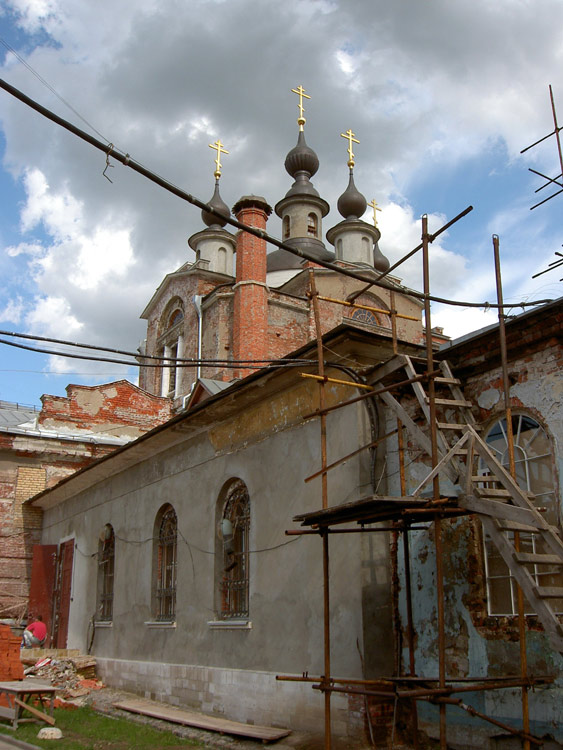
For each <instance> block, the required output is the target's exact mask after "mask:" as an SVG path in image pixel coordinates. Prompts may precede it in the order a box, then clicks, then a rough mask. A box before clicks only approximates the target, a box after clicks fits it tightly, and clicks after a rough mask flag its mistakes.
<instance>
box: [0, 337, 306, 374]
mask: <svg viewBox="0 0 563 750" xmlns="http://www.w3.org/2000/svg"><path fill="white" fill-rule="evenodd" d="M0 344H4V345H6V346H12V347H14V348H16V349H23V350H24V351H28V352H36V353H37V354H49V355H51V356H53V357H67V358H70V359H80V360H84V361H88V362H109V363H111V364H114V365H126V366H128V367H139V362H138V361H134V362H131V361H129V360H123V359H110V358H109V357H94V356H93V355H90V356H88V355H86V354H72V353H71V352H61V351H54V350H52V349H44V348H39V347H34V346H26V345H25V344H19V343H17V342H15V341H7V340H6V339H0ZM131 356H132V355H131ZM137 356H139V355H137ZM152 359H158V360H160V362H159V363H157V364H154V363H150V362H147V363H143V364H142V367H151V368H155V367H157V368H162V367H168V368H174V369H176V368H177V367H197V366H198V365H204V366H205V365H216V366H217V367H223V368H225V369H236V370H256V368H257V366H259V367H260V369H277V368H279V367H303V366H306V365H313V364H316V362H315V361H314V360H300V359H298V360H283V359H282V360H277V359H263V360H226V359H225V360H205V359H178V358H173V357H166V358H163V357H152ZM242 362H247V363H248V364H242ZM261 363H262V364H261ZM264 363H265V364H264Z"/></svg>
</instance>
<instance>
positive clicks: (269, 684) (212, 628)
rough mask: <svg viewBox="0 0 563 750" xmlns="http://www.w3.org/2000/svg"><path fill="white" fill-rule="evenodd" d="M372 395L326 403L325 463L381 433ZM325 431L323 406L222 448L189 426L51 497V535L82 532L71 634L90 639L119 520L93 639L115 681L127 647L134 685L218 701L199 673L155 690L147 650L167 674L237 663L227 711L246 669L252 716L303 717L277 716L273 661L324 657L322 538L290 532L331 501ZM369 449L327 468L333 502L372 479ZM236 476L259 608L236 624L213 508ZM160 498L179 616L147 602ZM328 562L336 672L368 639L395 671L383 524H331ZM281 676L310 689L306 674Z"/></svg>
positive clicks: (308, 662) (381, 669)
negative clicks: (110, 537) (100, 554)
mask: <svg viewBox="0 0 563 750" xmlns="http://www.w3.org/2000/svg"><path fill="white" fill-rule="evenodd" d="M363 409H364V407H363V406H362V405H361V404H359V405H355V406H351V407H346V408H345V409H340V410H338V411H337V412H333V413H332V414H330V415H329V418H328V434H329V444H328V461H329V463H330V462H332V461H335V460H336V459H338V458H340V457H342V456H344V455H347V454H349V453H351V452H352V451H354V450H355V449H356V448H357V447H359V446H360V445H365V444H366V443H367V442H369V441H370V440H371V436H370V435H369V433H368V423H367V420H366V419H365V414H364V412H363ZM241 418H244V417H241ZM319 437H320V430H319V423H318V421H317V420H310V421H308V422H305V423H303V422H301V421H300V420H299V422H298V423H297V424H292V425H291V426H289V427H287V428H286V429H282V430H280V431H278V432H272V431H268V432H267V433H266V434H265V435H262V436H261V437H259V438H257V439H255V440H253V441H250V442H246V443H243V444H241V445H239V446H238V447H232V443H228V442H226V443H225V445H224V446H223V448H222V449H221V450H218V449H217V440H216V438H213V436H211V434H210V432H201V433H200V434H197V435H195V436H193V437H190V435H189V434H187V435H186V440H185V441H184V442H182V443H180V444H177V445H175V446H174V447H171V448H169V449H168V450H165V451H163V452H161V453H159V454H157V455H155V456H153V457H152V458H150V459H148V460H145V461H143V462H142V463H139V464H138V465H136V466H134V467H132V468H130V469H128V470H126V471H123V472H122V473H120V474H118V475H116V476H114V477H112V478H110V479H107V480H105V481H103V482H101V483H99V484H97V485H96V486H94V487H92V488H90V489H89V490H87V491H84V492H82V493H80V494H79V495H77V496H75V497H73V498H71V499H69V500H67V501H65V502H64V503H62V504H61V505H59V506H56V507H54V508H52V509H51V510H48V511H46V512H45V516H44V531H43V538H42V541H43V543H44V544H53V543H58V542H59V541H60V540H61V539H64V538H74V540H75V544H76V549H75V559H74V572H73V586H72V602H71V608H70V623H69V636H68V647H69V648H80V649H82V650H85V649H86V646H87V634H88V626H89V622H90V619H91V618H92V617H93V616H94V615H95V608H96V577H97V558H96V552H97V549H98V538H99V534H100V532H101V531H102V529H103V527H104V525H105V524H107V523H110V524H111V525H112V526H113V529H114V533H115V539H116V544H115V583H114V591H115V594H114V604H113V621H112V623H111V625H110V626H105V627H98V628H97V629H96V632H95V637H94V645H93V653H94V654H95V655H96V657H97V658H98V659H100V663H101V664H103V665H104V667H103V669H104V670H105V673H106V674H107V675H108V681H110V678H111V681H113V680H114V678H115V676H116V675H117V674H118V673H119V669H120V668H118V667H113V666H112V664H113V663H114V662H115V663H116V664H117V663H118V662H117V661H115V660H119V664H121V665H122V664H123V663H127V664H128V665H129V666H128V670H129V672H128V673H129V674H134V675H135V677H134V679H133V678H132V679H131V680H129V681H128V682H127V685H128V686H131V685H133V684H134V685H135V690H136V691H138V692H142V693H146V694H151V693H155V694H156V693H158V695H159V696H160V697H165V698H166V699H167V700H169V701H171V702H178V701H180V702H181V703H182V704H183V703H184V702H185V703H188V704H190V705H195V706H197V707H200V708H208V706H209V701H207V702H206V700H207V699H205V700H204V697H203V694H204V693H205V689H203V688H202V689H201V690H200V687H201V686H200V687H198V686H197V685H193V686H190V680H191V678H190V676H189V675H190V673H187V674H186V675H185V677H183V678H182V679H183V680H184V682H183V683H182V690H179V689H178V690H177V687H178V686H177V685H176V684H175V683H174V681H173V680H170V681H169V683H168V687H167V688H163V687H162V686H161V687H159V688H158V690H156V689H155V687H154V676H155V674H160V673H158V672H157V671H155V670H154V669H149V668H145V667H143V668H141V662H142V663H143V664H147V663H149V664H159V665H164V666H163V669H164V670H165V673H166V674H168V672H167V671H166V670H169V666H170V665H189V666H190V669H192V668H196V667H197V668H199V667H202V668H212V669H215V670H216V672H215V673H214V674H223V673H227V672H229V673H230V672H232V671H233V670H238V672H237V674H239V680H238V683H237V684H238V687H237V693H238V695H237V696H236V699H235V697H233V696H231V699H230V700H229V701H226V699H225V700H224V701H223V703H224V705H226V706H227V705H228V706H229V709H228V711H227V709H225V711H226V712H227V713H228V714H230V715H232V714H233V710H232V701H233V700H235V702H236V701H237V700H239V701H240V702H241V705H242V704H244V705H245V706H246V705H247V704H248V700H247V698H248V696H247V697H244V696H245V695H246V693H245V691H246V688H245V684H246V683H245V678H244V675H243V677H240V673H241V672H242V673H248V674H247V676H248V681H247V684H248V690H249V691H250V692H251V693H252V694H253V695H254V696H255V697H254V698H253V701H254V703H252V702H251V704H252V705H255V707H256V708H255V711H254V713H252V712H251V711H249V710H248V711H247V713H244V712H243V713H244V716H245V718H244V720H253V721H261V722H268V721H273V720H274V716H275V721H276V722H278V723H282V724H287V725H289V726H297V725H296V724H295V723H294V720H295V716H294V714H295V706H294V707H293V709H292V710H291V711H290V710H289V709H288V710H287V711H285V713H284V714H283V716H281V715H280V714H279V712H277V713H272V714H271V718H270V719H268V715H269V714H268V711H269V709H268V706H271V705H274V704H275V697H276V695H278V694H279V691H280V687H279V684H278V683H276V681H275V679H274V676H275V674H285V673H290V674H301V673H302V672H304V671H308V672H309V673H310V674H311V675H313V676H314V675H320V674H322V673H323V671H324V669H323V625H322V622H323V592H322V580H323V579H322V556H321V541H320V538H319V537H317V536H316V535H315V536H300V537H287V536H285V530H286V529H292V528H296V524H295V523H294V522H293V521H292V518H293V517H294V516H295V515H296V514H298V513H302V512H306V511H311V510H317V509H319V508H320V507H321V484H320V478H317V479H314V480H312V481H311V482H308V483H305V482H304V481H303V480H304V479H305V477H307V476H308V475H310V474H312V473H313V472H315V471H317V470H318V469H319V468H320V439H319ZM370 460H371V459H370V456H369V452H363V453H360V454H359V455H358V456H356V457H354V458H352V459H350V460H348V461H347V462H345V463H343V464H342V465H341V466H339V467H338V468H336V469H335V470H333V471H331V472H330V473H329V481H328V486H329V504H330V505H333V504H339V503H342V502H346V501H351V500H354V499H358V498H359V497H361V496H362V494H363V495H365V494H369V493H370V492H371V484H370V482H371V479H370V475H371V472H370V467H369V463H370ZM233 477H237V478H240V479H242V480H243V481H244V482H245V483H246V485H247V487H248V491H249V496H250V508H251V525H250V549H251V551H252V552H251V555H250V618H249V622H248V623H247V624H246V626H245V627H238V628H233V627H232V626H231V625H230V624H229V623H228V621H227V622H223V623H217V618H216V613H215V611H214V568H215V560H214V552H215V545H216V539H217V534H216V512H215V510H216V503H217V498H218V495H219V493H220V490H221V488H222V487H223V485H224V483H225V482H226V481H227V480H229V479H232V478H233ZM164 503H171V504H172V505H173V506H174V508H175V510H176V513H177V517H178V568H177V605H176V621H175V623H174V624H173V625H160V624H156V623H154V622H152V620H153V615H152V613H151V581H152V536H153V526H154V521H155V517H156V515H157V513H158V510H159V508H161V506H162V505H163V504H164ZM330 576H331V578H330V596H331V606H332V616H331V639H332V673H333V675H335V676H342V677H355V678H359V677H362V668H361V662H360V656H359V653H358V645H359V647H360V649H361V651H362V653H363V654H364V655H365V656H366V660H367V661H369V664H370V671H371V672H372V673H379V674H387V673H388V672H389V656H390V654H391V655H392V652H393V638H392V630H391V616H390V613H391V593H390V582H389V565H388V538H387V535H386V534H377V535H372V536H371V537H370V540H369V544H360V543H359V539H358V536H357V535H334V536H331V538H330ZM135 665H137V666H135ZM166 665H168V666H166ZM217 670H218V671H217ZM257 673H261V674H262V673H266V674H268V675H269V677H271V679H268V680H264V679H263V678H260V685H261V687H260V690H259V691H256V690H255V682H256V681H255V679H254V677H252V675H255V674H257ZM198 679H199V678H198ZM111 681H110V684H112V682H111ZM165 682H166V680H165ZM160 684H161V685H162V684H163V683H162V680H161V683H160ZM284 689H285V690H288V691H289V693H288V694H289V695H293V696H294V698H295V700H296V701H298V702H301V701H302V700H303V698H302V692H303V687H302V686H300V687H299V689H297V688H296V687H295V686H293V687H292V688H284ZM190 691H192V692H190ZM208 692H209V691H208ZM305 692H306V694H307V695H308V696H309V699H308V701H309V705H310V706H313V707H319V706H321V703H322V701H320V699H319V694H318V692H317V691H313V690H312V689H311V688H310V686H307V688H306V691H305ZM222 700H223V699H222ZM225 701H226V702H225ZM245 701H246V703H245ZM272 701H273V703H272ZM290 702H291V701H290ZM248 705H250V704H248ZM321 709H322V707H321ZM245 710H246V709H245ZM316 710H317V708H315V709H314V711H316ZM292 711H293V713H292ZM243 713H241V714H237V715H240V716H241V717H242V715H243ZM297 713H298V712H297ZM321 714H322V710H321ZM321 714H319V716H320V715H321ZM304 715H305V714H304ZM315 715H317V714H315ZM309 719H310V716H309V718H308V719H307V721H305V720H304V722H302V726H303V727H304V726H305V724H307V726H308V725H309V724H308V722H309ZM356 720H357V719H354V717H353V716H351V719H350V721H352V723H353V722H354V721H356ZM309 723H310V722H309Z"/></svg>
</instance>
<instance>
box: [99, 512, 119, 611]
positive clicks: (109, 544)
mask: <svg viewBox="0 0 563 750" xmlns="http://www.w3.org/2000/svg"><path fill="white" fill-rule="evenodd" d="M114 570H115V534H114V532H113V528H112V526H111V525H110V524H109V523H108V524H106V525H105V526H104V528H103V530H102V533H101V535H100V541H99V544H98V605H97V609H96V612H97V614H96V617H97V619H98V620H99V621H101V622H108V621H111V620H112V619H113V575H114Z"/></svg>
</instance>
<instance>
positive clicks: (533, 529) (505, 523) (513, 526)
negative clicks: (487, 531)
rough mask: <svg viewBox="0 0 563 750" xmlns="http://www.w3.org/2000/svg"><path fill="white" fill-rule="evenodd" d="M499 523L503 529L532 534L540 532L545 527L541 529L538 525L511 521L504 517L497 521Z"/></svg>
mask: <svg viewBox="0 0 563 750" xmlns="http://www.w3.org/2000/svg"><path fill="white" fill-rule="evenodd" d="M497 525H498V527H499V529H501V531H524V532H529V533H530V534H539V533H540V531H542V530H543V529H539V528H538V527H537V526H531V525H530V524H528V523H519V522H518V521H509V520H508V519H505V518H503V519H502V520H499V521H497Z"/></svg>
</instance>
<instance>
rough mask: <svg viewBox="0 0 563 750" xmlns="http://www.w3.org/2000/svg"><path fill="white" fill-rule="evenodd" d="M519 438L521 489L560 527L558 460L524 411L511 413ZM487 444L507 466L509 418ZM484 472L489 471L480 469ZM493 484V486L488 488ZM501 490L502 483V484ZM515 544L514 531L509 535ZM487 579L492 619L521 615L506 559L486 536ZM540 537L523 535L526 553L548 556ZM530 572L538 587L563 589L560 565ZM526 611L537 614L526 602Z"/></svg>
mask: <svg viewBox="0 0 563 750" xmlns="http://www.w3.org/2000/svg"><path fill="white" fill-rule="evenodd" d="M512 432H513V435H514V462H515V467H516V479H517V481H518V484H519V486H520V487H521V489H523V490H526V491H528V492H531V493H532V494H533V500H532V502H533V503H534V504H535V505H536V506H538V507H539V508H541V509H542V517H543V518H544V519H545V520H546V521H547V522H548V523H549V524H550V525H553V526H560V518H559V509H558V501H557V492H556V481H555V473H554V462H553V452H552V446H551V441H550V439H549V437H548V435H547V433H546V432H545V430H544V429H543V427H542V426H541V425H540V424H539V423H538V422H537V421H536V420H535V419H534V418H533V417H531V416H530V415H528V414H525V413H520V414H513V415H512ZM486 442H487V444H488V446H489V448H490V449H491V450H492V451H493V453H494V455H495V456H496V458H497V460H498V461H499V463H501V464H502V465H503V466H505V467H507V468H508V465H509V459H508V437H507V422H506V419H499V420H498V421H497V422H495V423H494V424H493V425H492V426H491V428H490V429H489V430H488V432H487V435H486ZM481 473H486V471H485V467H481ZM488 486H490V485H488ZM498 487H499V488H500V485H498ZM504 533H506V534H508V535H509V537H510V539H511V540H513V538H514V532H509V531H507V532H504ZM484 545H485V576H486V584H487V606H488V612H489V614H491V615H514V614H517V611H518V604H517V589H516V579H515V578H514V577H513V576H512V575H511V574H510V570H509V568H508V566H507V565H506V563H505V562H504V560H503V558H502V557H501V555H500V553H499V551H498V550H497V548H496V546H495V545H494V544H493V542H492V540H491V539H489V538H488V537H486V536H485V539H484ZM544 547H545V545H543V544H542V541H541V539H540V537H539V536H538V535H537V534H533V533H527V532H520V550H521V551H522V552H532V553H547V552H549V551H550V550H547V549H545V548H544ZM527 567H528V570H529V571H530V574H531V575H532V576H533V578H534V579H535V582H536V585H538V586H542V587H548V586H549V587H563V574H562V573H561V569H560V567H559V566H548V565H541V566H538V565H535V564H529V565H528V566H527ZM550 603H551V606H552V608H553V610H554V611H556V612H563V599H552V600H551V602H550ZM524 606H525V612H526V613H527V614H533V610H532V609H531V607H530V606H529V604H528V602H527V600H526V599H524Z"/></svg>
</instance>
